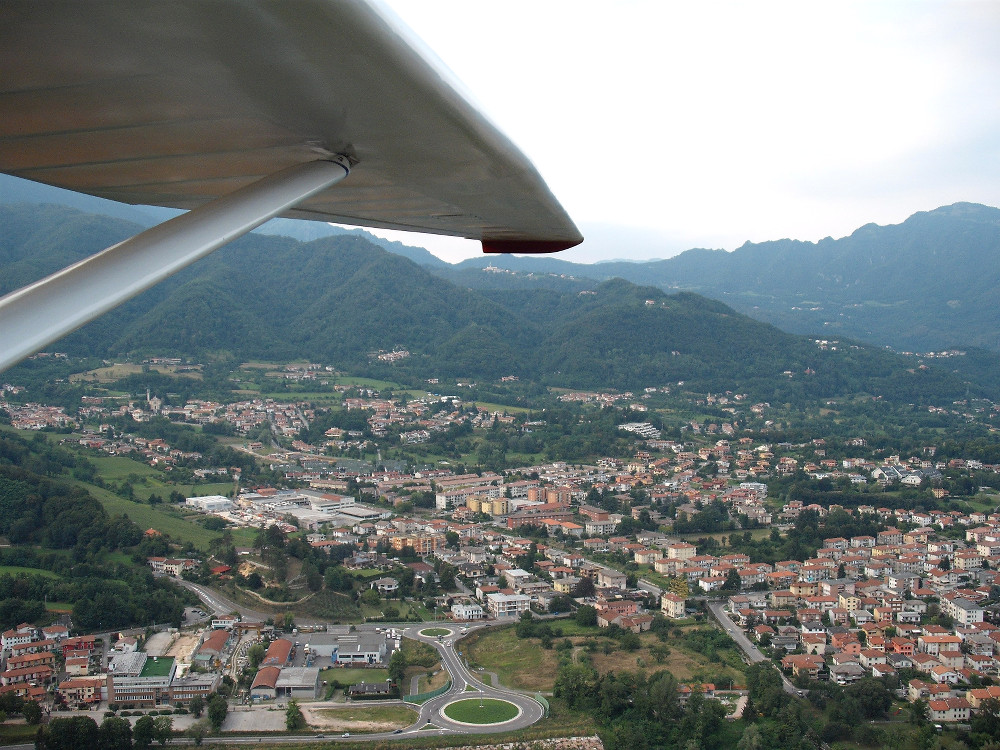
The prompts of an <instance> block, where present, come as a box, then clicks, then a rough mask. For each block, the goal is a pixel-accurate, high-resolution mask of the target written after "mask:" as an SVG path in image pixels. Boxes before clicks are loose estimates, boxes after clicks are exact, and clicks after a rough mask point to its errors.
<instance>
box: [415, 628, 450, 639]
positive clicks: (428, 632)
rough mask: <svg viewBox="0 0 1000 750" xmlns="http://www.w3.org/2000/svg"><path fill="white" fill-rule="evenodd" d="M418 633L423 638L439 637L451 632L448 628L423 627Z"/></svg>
mask: <svg viewBox="0 0 1000 750" xmlns="http://www.w3.org/2000/svg"><path fill="white" fill-rule="evenodd" d="M419 633H420V635H422V636H424V637H425V638H439V637H442V636H448V635H451V634H452V632H451V630H450V629H449V628H424V629H423V630H421V631H419Z"/></svg>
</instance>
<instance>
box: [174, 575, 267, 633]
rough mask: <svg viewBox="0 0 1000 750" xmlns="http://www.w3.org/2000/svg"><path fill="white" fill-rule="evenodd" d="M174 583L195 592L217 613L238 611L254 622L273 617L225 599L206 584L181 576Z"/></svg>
mask: <svg viewBox="0 0 1000 750" xmlns="http://www.w3.org/2000/svg"><path fill="white" fill-rule="evenodd" d="M174 583H176V584H177V585H179V586H183V587H184V588H186V589H188V590H189V591H193V592H194V593H196V594H197V595H198V598H199V599H201V600H202V601H203V602H204V603H205V606H206V607H208V608H209V609H210V610H211V611H212V612H214V613H215V614H217V615H228V614H230V613H232V612H239V613H240V615H242V616H243V618H244V619H246V620H250V621H255V622H264V621H265V620H267V619H268V618H273V617H274V615H273V614H268V613H267V612H258V611H257V610H253V609H250V608H249V607H243V606H241V605H239V604H237V603H236V602H234V601H232V600H230V599H227V598H226V597H225V596H223V595H222V594H220V593H219V592H218V591H216V590H215V589H210V588H209V587H208V586H202V585H201V584H199V583H191V581H185V580H184V579H183V578H175V579H174Z"/></svg>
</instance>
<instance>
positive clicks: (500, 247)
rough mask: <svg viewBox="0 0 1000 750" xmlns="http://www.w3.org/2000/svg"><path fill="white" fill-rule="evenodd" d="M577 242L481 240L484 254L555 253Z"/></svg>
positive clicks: (579, 241)
mask: <svg viewBox="0 0 1000 750" xmlns="http://www.w3.org/2000/svg"><path fill="white" fill-rule="evenodd" d="M581 242H583V238H582V237H581V238H580V239H578V240H483V252H484V253H531V254H538V253H557V252H559V251H560V250H568V249H569V248H571V247H576V246H577V245H579V244H580V243H581Z"/></svg>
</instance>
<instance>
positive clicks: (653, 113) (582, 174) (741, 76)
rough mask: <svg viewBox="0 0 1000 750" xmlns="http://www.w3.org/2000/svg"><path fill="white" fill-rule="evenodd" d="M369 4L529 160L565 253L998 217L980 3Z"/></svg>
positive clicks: (618, 252)
mask: <svg viewBox="0 0 1000 750" xmlns="http://www.w3.org/2000/svg"><path fill="white" fill-rule="evenodd" d="M385 3H386V5H388V7H389V8H391V9H392V11H394V12H395V13H396V14H397V15H398V16H399V17H400V18H401V19H402V20H403V21H404V23H406V24H407V25H408V26H410V28H411V29H413V31H414V32H415V33H416V35H417V36H418V37H420V38H421V39H423V40H424V42H426V44H427V45H428V46H429V47H430V48H431V49H432V50H433V51H434V52H435V53H436V54H437V55H438V57H439V58H440V59H441V61H442V62H443V63H444V64H445V65H446V66H447V67H448V68H450V69H451V70H452V71H453V72H454V73H455V75H456V76H457V77H458V78H459V79H460V80H461V81H463V82H464V84H465V85H466V86H467V88H468V89H469V91H470V92H471V94H472V96H473V97H474V99H475V100H476V101H477V102H478V103H479V105H480V106H481V107H482V109H483V110H484V111H485V113H486V114H487V115H488V116H489V117H490V118H491V119H492V120H493V121H494V122H495V123H496V124H497V125H498V126H499V127H500V128H501V129H502V130H503V131H504V132H506V133H507V134H508V135H509V136H510V137H511V138H512V139H513V140H514V142H515V143H516V144H518V146H520V147H521V149H522V150H523V151H524V152H525V153H526V154H527V155H528V156H529V157H530V158H531V159H532V161H534V163H535V165H536V166H537V167H538V169H539V171H540V172H541V174H542V176H543V177H544V178H545V180H546V182H548V184H549V187H550V188H551V189H552V191H553V192H554V194H555V195H556V197H557V198H558V199H559V200H560V202H561V203H562V204H563V206H564V207H565V208H566V209H567V211H568V212H569V214H570V216H572V217H573V219H574V221H575V222H576V223H577V225H578V226H579V227H580V229H581V230H582V232H583V234H584V235H585V236H586V237H587V240H586V242H585V243H584V244H583V245H581V246H580V247H579V248H577V249H574V250H569V251H566V252H564V253H562V254H561V256H560V257H563V258H565V259H567V260H576V261H597V260H610V259H614V258H636V259H640V258H655V257H660V258H664V257H669V256H671V255H675V254H677V253H678V252H681V251H683V250H686V249H688V248H691V247H710V248H725V249H727V250H733V249H735V248H737V247H739V246H740V245H741V244H743V243H744V242H746V241H748V240H749V241H751V242H760V241H764V240H772V239H781V238H784V237H791V238H794V239H802V240H818V239H821V238H823V237H826V236H833V237H842V236H844V235H847V234H850V233H851V232H852V231H853V230H854V229H856V228H857V227H859V226H862V225H864V224H867V223H869V222H876V223H878V224H895V223H899V222H900V221H903V220H904V219H905V218H906V217H907V216H909V215H911V214H913V213H915V212H917V211H923V210H929V209H933V208H937V207H938V206H941V205H946V204H950V203H955V202H957V201H972V202H976V203H985V204H988V205H992V206H1000V96H998V94H1000V42H998V40H1000V2H996V0H978V1H974V0H968V1H966V2H959V1H957V0H953V1H952V2H920V1H919V0H900V1H899V2H877V1H875V0H869V1H867V2H850V1H847V2H845V1H844V0H836V1H835V2H806V1H804V0H794V1H793V2H771V1H768V0H755V1H754V2H746V1H745V0H737V1H733V2H728V1H727V2H713V1H711V0H688V2H674V1H673V0H649V1H647V0H632V1H627V0H614V2H608V1H607V0H601V1H600V2H589V1H588V0H570V1H566V2H563V1H562V0H530V1H528V2H526V1H523V0H507V1H506V2H503V3H485V2H472V1H470V0H385ZM393 238H394V239H402V240H403V241H404V242H406V243H407V244H412V245H421V246H425V247H427V248H428V249H430V250H431V251H432V252H435V253H437V254H439V255H441V256H442V257H444V258H446V259H447V260H452V261H455V260H459V259H461V258H463V257H472V256H474V255H478V254H479V252H480V251H479V246H478V243H473V242H466V241H462V240H452V239H447V238H446V239H444V240H438V239H436V238H432V237H429V236H426V235H399V234H395V235H393Z"/></svg>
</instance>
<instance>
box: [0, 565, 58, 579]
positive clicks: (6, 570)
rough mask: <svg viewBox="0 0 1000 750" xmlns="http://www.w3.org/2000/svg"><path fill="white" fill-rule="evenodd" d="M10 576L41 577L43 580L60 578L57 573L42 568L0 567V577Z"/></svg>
mask: <svg viewBox="0 0 1000 750" xmlns="http://www.w3.org/2000/svg"><path fill="white" fill-rule="evenodd" d="M3 575H10V576H17V575H29V576H42V577H43V578H62V576H61V575H59V574H58V573H53V572H52V571H51V570H43V569H42V568H23V567H21V566H20V565H0V576H3Z"/></svg>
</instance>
